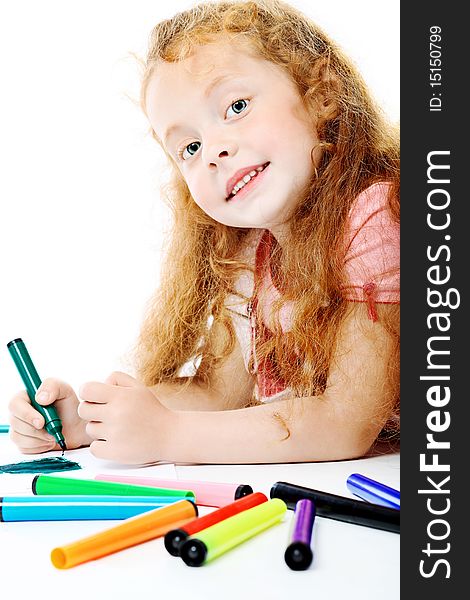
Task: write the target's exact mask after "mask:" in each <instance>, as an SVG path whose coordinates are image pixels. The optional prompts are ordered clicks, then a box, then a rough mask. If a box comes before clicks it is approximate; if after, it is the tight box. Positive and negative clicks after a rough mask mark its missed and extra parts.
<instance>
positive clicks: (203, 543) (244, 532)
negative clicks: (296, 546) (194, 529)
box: [180, 498, 287, 567]
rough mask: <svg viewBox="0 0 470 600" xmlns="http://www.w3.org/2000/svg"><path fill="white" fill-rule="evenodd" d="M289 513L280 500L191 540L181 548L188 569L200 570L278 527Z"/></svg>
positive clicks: (216, 526) (205, 530) (237, 517)
mask: <svg viewBox="0 0 470 600" xmlns="http://www.w3.org/2000/svg"><path fill="white" fill-rule="evenodd" d="M276 500H279V502H276ZM286 510H287V506H286V503H285V502H284V501H283V500H280V499H279V498H273V499H272V500H268V501H267V502H263V503H262V504H259V505H258V506H255V507H253V508H249V509H248V510H245V511H243V512H241V513H239V514H237V515H234V516H233V517H229V518H228V519H225V521H221V522H220V523H216V524H215V525H212V526H211V527H208V528H207V529H203V530H202V531H199V532H198V533H197V535H196V536H194V537H189V538H188V539H187V540H186V541H185V542H183V544H182V545H181V547H180V556H181V558H182V559H183V560H184V562H185V563H186V564H187V565H188V566H190V567H200V566H201V565H202V564H204V563H206V562H209V561H210V560H212V559H213V558H217V556H220V555H221V554H223V553H224V552H227V550H231V549H232V548H234V547H235V546H238V544H241V543H242V542H244V541H245V540H248V539H250V538H251V537H253V536H255V535H256V534H258V533H261V531H263V530H264V529H268V527H271V526H272V525H275V524H276V523H278V522H279V521H281V519H282V518H283V516H284V514H285V512H286Z"/></svg>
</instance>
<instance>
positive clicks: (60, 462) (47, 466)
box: [0, 456, 82, 473]
mask: <svg viewBox="0 0 470 600" xmlns="http://www.w3.org/2000/svg"><path fill="white" fill-rule="evenodd" d="M81 468H82V467H81V466H80V465H79V464H78V463H77V462H74V461H73V460H68V459H67V458H63V457H62V456H54V457H49V458H39V459H36V460H23V461H21V462H19V463H12V464H10V465H0V473H54V472H56V471H75V470H76V469H81Z"/></svg>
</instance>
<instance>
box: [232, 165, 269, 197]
mask: <svg viewBox="0 0 470 600" xmlns="http://www.w3.org/2000/svg"><path fill="white" fill-rule="evenodd" d="M265 167H266V165H263V166H262V167H257V168H256V170H254V169H253V171H250V172H249V173H247V174H246V175H245V176H244V177H242V179H240V181H237V183H236V184H235V185H234V186H233V190H232V192H231V195H232V196H235V194H236V193H237V192H238V191H240V190H241V189H242V188H243V187H245V185H246V184H247V183H248V182H249V181H251V179H253V177H256V175H258V173H261V171H263V170H264V168H265Z"/></svg>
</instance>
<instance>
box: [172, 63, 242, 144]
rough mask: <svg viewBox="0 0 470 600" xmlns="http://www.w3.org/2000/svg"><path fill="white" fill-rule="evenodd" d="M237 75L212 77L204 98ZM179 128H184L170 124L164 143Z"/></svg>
mask: <svg viewBox="0 0 470 600" xmlns="http://www.w3.org/2000/svg"><path fill="white" fill-rule="evenodd" d="M236 77H237V76H236V75H233V74H230V75H229V74H226V75H218V76H217V77H214V79H212V81H210V82H209V84H208V86H207V87H206V89H205V90H204V93H203V96H204V98H209V96H210V95H211V94H212V92H213V91H214V89H215V88H216V87H217V86H219V85H221V84H222V83H224V82H225V81H226V80H229V79H235V78H236ZM178 129H182V125H180V124H177V123H175V124H173V125H170V126H169V127H168V129H167V130H166V131H165V133H164V134H163V143H164V144H165V146H166V144H167V141H168V138H169V137H170V136H171V135H172V134H173V133H174V132H175V131H177V130H178Z"/></svg>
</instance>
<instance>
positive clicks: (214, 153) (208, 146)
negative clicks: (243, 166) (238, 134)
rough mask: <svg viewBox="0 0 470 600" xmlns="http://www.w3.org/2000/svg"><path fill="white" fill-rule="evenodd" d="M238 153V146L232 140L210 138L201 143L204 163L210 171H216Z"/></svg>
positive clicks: (217, 137)
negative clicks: (223, 162)
mask: <svg viewBox="0 0 470 600" xmlns="http://www.w3.org/2000/svg"><path fill="white" fill-rule="evenodd" d="M237 152H238V144H237V143H236V141H235V140H233V139H228V138H222V137H221V136H212V137H211V139H209V140H207V138H206V143H205V144H204V143H203V157H204V162H205V163H206V165H207V166H208V167H209V168H210V169H217V167H220V165H221V164H222V161H224V160H225V161H226V160H227V159H228V158H232V157H234V156H235V155H236V153H237Z"/></svg>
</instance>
